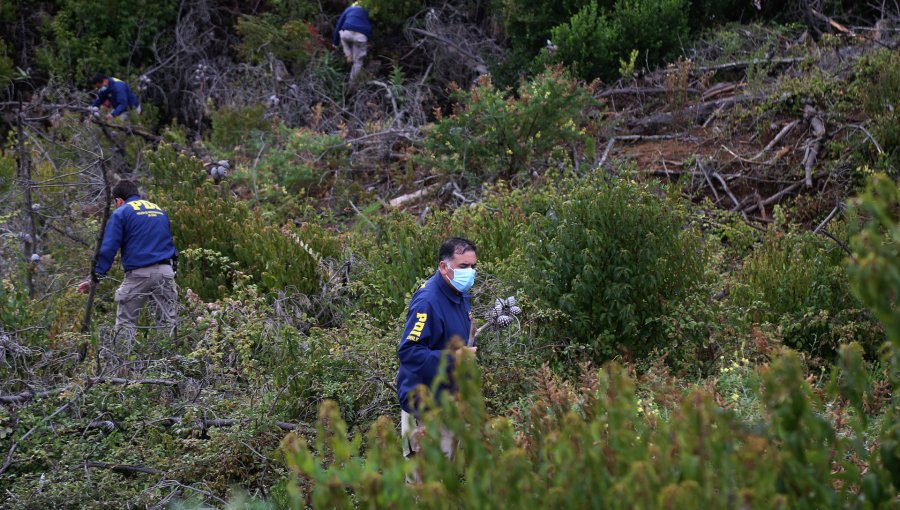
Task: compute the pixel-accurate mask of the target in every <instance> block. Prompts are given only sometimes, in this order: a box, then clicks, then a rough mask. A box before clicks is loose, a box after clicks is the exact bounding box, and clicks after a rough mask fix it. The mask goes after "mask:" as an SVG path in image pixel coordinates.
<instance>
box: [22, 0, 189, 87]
mask: <svg viewBox="0 0 900 510" xmlns="http://www.w3.org/2000/svg"><path fill="white" fill-rule="evenodd" d="M56 4H57V5H58V6H59V10H58V11H57V12H56V14H55V15H54V16H53V18H52V20H49V22H48V23H47V24H46V26H45V27H44V29H45V31H46V33H47V35H48V36H50V38H51V39H52V41H53V43H52V44H49V45H47V46H45V47H43V48H40V49H39V50H38V55H37V62H38V64H39V65H40V66H41V67H43V68H44V69H46V70H48V71H50V72H51V73H52V74H54V75H56V76H58V77H60V78H63V79H69V80H75V81H77V82H80V81H81V80H83V79H86V78H88V77H90V76H92V75H93V74H94V73H95V72H97V71H98V70H99V71H105V72H108V73H110V74H116V73H118V72H121V71H128V70H131V69H135V68H139V67H140V66H142V65H145V64H148V63H150V62H153V61H154V59H155V54H154V53H153V52H152V51H151V49H150V48H151V46H152V45H153V44H159V43H163V44H164V43H165V42H166V41H167V40H168V39H169V38H170V37H171V32H170V31H169V28H170V27H172V26H173V25H174V22H175V19H176V17H177V15H178V6H179V2H177V1H175V0H162V1H155V0H111V1H109V2H102V3H99V2H93V1H90V0H61V1H59V2H56ZM122 78H124V76H122Z"/></svg>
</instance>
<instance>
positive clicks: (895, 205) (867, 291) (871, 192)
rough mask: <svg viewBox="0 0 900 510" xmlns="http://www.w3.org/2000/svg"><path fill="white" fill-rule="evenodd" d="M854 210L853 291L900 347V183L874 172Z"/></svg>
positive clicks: (850, 269)
mask: <svg viewBox="0 0 900 510" xmlns="http://www.w3.org/2000/svg"><path fill="white" fill-rule="evenodd" d="M852 213H853V214H852V215H851V217H850V218H851V219H850V222H849V224H850V225H851V227H852V228H853V233H854V235H853V237H852V240H851V246H852V248H853V257H852V259H851V264H850V265H849V267H848V273H849V277H850V282H851V286H852V289H853V293H854V294H855V295H856V296H858V297H859V299H860V300H861V301H862V302H863V303H864V304H865V305H866V306H868V307H869V308H870V309H871V310H872V312H873V313H874V314H875V316H876V317H877V318H878V320H879V321H881V323H882V324H884V327H885V332H886V333H887V337H888V338H889V339H890V340H891V341H892V342H894V344H895V346H897V347H898V348H900V345H898V344H900V307H898V306H897V305H898V304H900V185H898V184H897V181H896V180H894V179H892V178H890V177H888V176H886V175H884V174H876V175H874V176H873V177H872V178H871V179H870V181H869V183H868V186H867V188H866V190H865V192H864V193H862V194H861V195H860V197H859V198H858V199H856V200H855V205H854V208H853V210H852ZM861 219H862V220H864V221H865V224H862V221H861Z"/></svg>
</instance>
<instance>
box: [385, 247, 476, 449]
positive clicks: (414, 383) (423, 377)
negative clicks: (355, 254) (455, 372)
mask: <svg viewBox="0 0 900 510" xmlns="http://www.w3.org/2000/svg"><path fill="white" fill-rule="evenodd" d="M477 262H478V257H477V255H476V252H475V245H474V244H473V243H472V242H471V241H469V240H467V239H463V238H461V237H454V238H452V239H448V240H446V241H444V243H443V244H442V245H441V248H440V251H439V252H438V270H437V272H436V273H435V274H434V276H432V277H431V278H429V279H428V281H426V282H425V284H424V285H422V287H421V288H419V290H417V291H416V293H415V294H413V297H412V300H411V301H410V303H409V311H408V312H407V316H406V327H405V328H403V336H401V337H400V338H401V340H400V347H399V348H398V349H397V357H398V358H400V371H399V373H398V374H397V396H398V397H399V399H400V407H401V408H402V413H401V421H400V423H401V434H402V436H403V454H404V455H405V456H406V457H411V456H412V455H414V454H415V452H416V451H418V440H419V438H420V437H421V436H422V434H423V433H424V430H423V429H422V427H421V426H420V424H419V421H418V419H417V417H418V416H419V411H420V406H421V402H420V401H419V399H418V398H417V395H418V392H419V391H420V390H421V388H422V387H423V386H424V387H426V388H431V386H432V383H433V382H434V380H435V378H436V377H437V376H438V369H439V367H440V362H441V353H442V352H444V351H445V350H446V349H447V347H448V344H450V341H451V340H453V339H454V338H457V339H459V341H460V342H461V345H463V346H465V345H466V342H467V340H468V339H469V335H470V334H471V333H472V318H471V315H470V309H471V306H470V303H469V294H468V291H469V289H471V288H472V285H473V284H474V283H475V265H476V264H477ZM461 348H462V349H466V350H468V351H471V352H472V353H473V354H474V353H475V352H477V349H478V348H477V347H474V346H473V347H461ZM446 375H447V374H445V376H446ZM447 391H451V392H452V391H453V388H452V387H451V386H450V385H449V384H444V385H441V387H440V388H438V395H437V397H438V398H439V397H440V395H441V393H444V392H447ZM444 432H446V431H443V432H442V434H441V448H442V449H443V450H444V453H445V454H446V455H447V456H448V457H449V456H451V455H452V452H453V437H452V435H450V433H449V432H446V433H444Z"/></svg>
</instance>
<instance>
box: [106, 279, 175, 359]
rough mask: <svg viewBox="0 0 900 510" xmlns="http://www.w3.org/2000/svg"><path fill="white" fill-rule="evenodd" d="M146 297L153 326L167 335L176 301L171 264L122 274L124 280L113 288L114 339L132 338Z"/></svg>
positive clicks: (171, 326) (172, 328) (173, 316)
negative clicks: (114, 298) (114, 299)
mask: <svg viewBox="0 0 900 510" xmlns="http://www.w3.org/2000/svg"><path fill="white" fill-rule="evenodd" d="M148 300H149V301H150V309H151V311H152V312H153V323H154V326H155V327H156V329H162V330H164V331H166V332H167V333H168V334H170V335H171V334H172V332H173V331H174V328H175V319H176V317H177V316H176V310H175V305H176V304H177V302H178V290H176V288H175V272H174V271H172V266H170V265H168V264H154V265H152V266H147V267H142V268H140V269H134V270H132V271H128V272H126V273H125V280H124V281H123V282H122V285H121V286H119V289H118V290H116V304H117V305H118V311H117V312H116V338H117V339H125V340H126V341H129V342H130V341H132V340H134V335H135V330H136V329H137V320H138V317H140V315H141V309H143V308H144V305H145V304H146V303H147V301H148Z"/></svg>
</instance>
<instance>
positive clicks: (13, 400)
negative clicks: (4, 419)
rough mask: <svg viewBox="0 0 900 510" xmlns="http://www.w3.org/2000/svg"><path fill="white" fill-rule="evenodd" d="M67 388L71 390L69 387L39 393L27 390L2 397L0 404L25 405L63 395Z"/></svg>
mask: <svg viewBox="0 0 900 510" xmlns="http://www.w3.org/2000/svg"><path fill="white" fill-rule="evenodd" d="M67 388H69V386H63V387H62V388H55V389H52V390H47V391H39V392H37V393H35V392H33V391H31V390H25V391H23V392H21V393H17V394H15V395H0V404H24V403H25V402H30V401H31V400H33V399H35V398H44V397H47V396H50V395H55V394H57V393H61V392H62V391H64V390H66V389H67Z"/></svg>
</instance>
